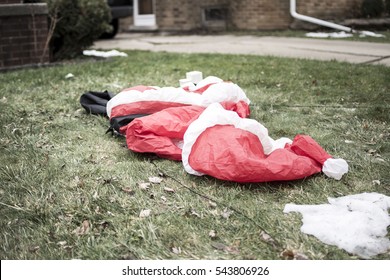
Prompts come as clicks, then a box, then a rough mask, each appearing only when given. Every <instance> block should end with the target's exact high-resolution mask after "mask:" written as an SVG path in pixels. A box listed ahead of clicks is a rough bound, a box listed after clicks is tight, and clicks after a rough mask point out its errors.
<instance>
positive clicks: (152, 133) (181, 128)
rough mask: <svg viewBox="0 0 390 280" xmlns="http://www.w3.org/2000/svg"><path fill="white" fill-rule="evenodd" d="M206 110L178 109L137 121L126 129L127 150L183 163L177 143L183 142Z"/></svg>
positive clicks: (195, 107) (190, 107)
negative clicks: (192, 125) (195, 121)
mask: <svg viewBox="0 0 390 280" xmlns="http://www.w3.org/2000/svg"><path fill="white" fill-rule="evenodd" d="M204 109H205V108H203V107H199V106H185V107H176V108H169V109H166V110H163V111H161V112H157V113H155V114H152V115H149V116H145V117H142V118H137V119H135V120H133V121H132V122H131V123H130V124H129V125H128V127H127V131H126V142H127V147H128V148H129V149H130V150H132V151H135V152H140V153H155V154H157V155H158V156H160V157H163V158H168V159H172V160H181V148H179V147H178V146H177V142H178V141H181V140H183V136H184V133H185V132H186V130H187V128H188V126H189V125H190V124H191V123H192V122H193V121H194V120H195V119H197V118H198V117H199V115H200V114H201V113H202V112H203V111H204Z"/></svg>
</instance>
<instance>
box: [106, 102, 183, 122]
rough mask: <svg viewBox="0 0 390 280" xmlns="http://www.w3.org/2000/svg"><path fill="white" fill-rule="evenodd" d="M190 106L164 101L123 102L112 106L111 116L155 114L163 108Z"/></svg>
mask: <svg viewBox="0 0 390 280" xmlns="http://www.w3.org/2000/svg"><path fill="white" fill-rule="evenodd" d="M182 106H188V105H187V104H182V103H177V102H164V101H154V100H153V101H138V102H132V103H127V104H121V105H118V106H115V107H114V108H112V111H111V116H110V118H115V117H121V116H127V115H135V114H153V113H156V112H159V111H161V110H164V109H167V108H172V107H182Z"/></svg>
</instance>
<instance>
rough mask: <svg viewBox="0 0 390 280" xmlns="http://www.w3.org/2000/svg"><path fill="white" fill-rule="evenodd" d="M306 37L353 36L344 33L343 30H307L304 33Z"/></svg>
mask: <svg viewBox="0 0 390 280" xmlns="http://www.w3.org/2000/svg"><path fill="white" fill-rule="evenodd" d="M306 37H311V38H348V37H353V34H351V33H346V32H344V31H341V32H331V33H326V32H309V33H306Z"/></svg>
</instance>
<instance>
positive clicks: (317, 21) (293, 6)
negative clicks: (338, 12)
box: [290, 0, 356, 33]
mask: <svg viewBox="0 0 390 280" xmlns="http://www.w3.org/2000/svg"><path fill="white" fill-rule="evenodd" d="M296 7H297V5H296V1H295V0H290V14H291V16H292V17H293V18H296V19H299V20H303V21H308V22H311V23H315V24H318V25H323V26H326V27H330V28H334V29H339V30H343V31H346V32H351V33H354V32H356V31H355V30H353V29H352V28H350V27H346V26H343V25H339V24H335V23H332V22H329V21H325V20H321V19H318V18H313V17H309V16H304V15H301V14H298V13H297V11H296Z"/></svg>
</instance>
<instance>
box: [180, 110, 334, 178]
mask: <svg viewBox="0 0 390 280" xmlns="http://www.w3.org/2000/svg"><path fill="white" fill-rule="evenodd" d="M328 159H331V156H330V155H329V154H328V153H327V152H326V151H325V150H324V149H323V148H321V146H320V145H319V144H318V143H317V142H316V141H314V139H312V138H311V137H310V136H307V135H297V136H296V137H295V138H294V140H293V141H291V140H290V139H288V138H282V139H278V140H274V139H272V138H271V137H270V136H269V135H268V130H267V129H266V128H265V127H264V126H263V125H262V124H260V123H258V122H257V121H255V120H252V119H243V118H240V117H239V116H238V115H237V114H235V113H234V112H231V111H226V110H224V109H223V108H222V106H221V105H220V104H217V103H215V104H212V105H210V106H209V107H208V108H207V109H206V110H205V111H204V112H203V113H202V114H201V115H200V116H199V118H198V119H197V120H195V121H194V122H192V123H191V125H190V126H189V127H188V129H187V131H186V132H185V134H184V144H183V151H182V162H183V166H184V169H185V170H186V171H187V172H188V173H190V174H193V175H198V176H201V175H204V174H207V175H210V176H213V177H216V178H218V179H221V180H229V181H235V182H243V183H246V182H270V181H286V180H296V179H302V178H305V177H308V176H310V175H313V174H315V173H318V172H321V170H322V166H323V164H324V162H326V161H327V160H328ZM334 173H336V172H334Z"/></svg>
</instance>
